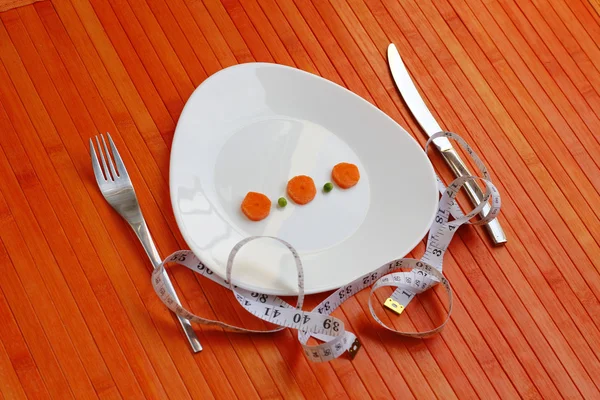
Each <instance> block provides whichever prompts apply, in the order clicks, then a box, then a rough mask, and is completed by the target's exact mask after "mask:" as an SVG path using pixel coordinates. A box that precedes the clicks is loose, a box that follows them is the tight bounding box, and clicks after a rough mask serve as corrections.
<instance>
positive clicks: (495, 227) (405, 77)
mask: <svg viewBox="0 0 600 400" xmlns="http://www.w3.org/2000/svg"><path fill="white" fill-rule="evenodd" d="M388 62H389V65H390V70H391V72H392V76H393V77H394V82H396V86H397V87H398V90H399V91H400V94H401V95H402V98H404V102H405V103H406V104H407V105H408V108H409V109H410V111H411V112H412V114H413V116H414V117H415V119H416V120H417V122H419V125H421V128H422V129H423V130H424V131H425V133H426V134H427V135H428V136H431V135H433V134H435V133H437V132H440V131H441V130H442V128H441V127H440V125H439V124H438V123H437V121H436V120H435V118H434V117H433V115H432V114H431V112H430V111H429V109H428V108H427V106H426V105H425V102H424V101H423V99H422V98H421V96H420V95H419V92H418V90H417V88H416V87H415V84H414V83H413V81H412V79H411V78H410V75H409V74H408V70H407V69H406V67H405V66H404V63H403V62H402V58H401V57H400V54H399V53H398V50H397V49H396V46H395V45H394V44H393V43H391V44H390V45H389V46H388ZM433 144H434V145H435V147H436V148H437V149H438V150H439V151H440V153H441V154H442V156H443V157H444V160H445V161H446V163H447V164H448V166H450V168H451V169H452V172H454V175H455V176H457V177H459V176H463V175H471V173H470V172H469V170H468V168H467V166H466V165H465V163H464V161H463V160H462V159H461V158H460V156H459V155H458V153H457V152H456V150H455V149H454V148H453V147H452V144H451V143H450V141H449V140H448V139H447V138H445V137H440V138H437V139H434V140H433ZM465 189H466V191H467V195H468V196H469V199H470V200H471V202H472V203H473V204H474V205H477V204H479V203H481V200H482V199H483V193H482V192H481V189H480V188H479V186H477V184H475V183H473V182H467V184H466V185H465ZM489 210H490V206H489V205H488V204H486V206H485V207H484V208H483V209H482V210H481V213H480V216H482V217H483V216H485V215H486V214H487V213H488V212H489ZM485 227H486V229H487V231H488V233H489V234H490V236H491V238H492V241H493V243H494V245H496V246H498V245H502V244H504V243H506V235H505V234H504V231H503V230H502V227H501V226H500V222H499V221H498V219H497V218H495V219H493V220H491V221H490V222H488V223H487V224H486V225H485Z"/></svg>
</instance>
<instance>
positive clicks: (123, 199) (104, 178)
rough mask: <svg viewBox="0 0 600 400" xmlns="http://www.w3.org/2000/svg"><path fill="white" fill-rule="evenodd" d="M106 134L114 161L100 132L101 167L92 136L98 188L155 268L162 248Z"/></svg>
mask: <svg viewBox="0 0 600 400" xmlns="http://www.w3.org/2000/svg"><path fill="white" fill-rule="evenodd" d="M106 134H107V135H108V143H109V144H110V150H111V151H112V154H113V157H114V162H113V157H111V155H110V152H109V151H108V147H107V146H106V141H105V140H104V135H100V138H101V139H102V145H103V146H101V145H100V139H98V136H96V137H95V139H96V143H97V145H98V152H99V153H100V159H101V160H102V166H100V163H99V162H98V157H97V156H96V150H95V149H94V142H93V141H92V139H91V138H90V155H91V157H92V167H93V168H94V174H95V175H96V182H98V187H99V188H100V191H101V192H102V195H103V196H104V198H105V199H106V201H108V203H109V204H110V205H111V206H112V207H113V208H114V209H115V210H116V211H117V212H118V213H119V214H120V215H121V217H123V218H124V219H125V220H126V221H127V222H128V223H129V225H130V226H131V228H132V229H133V231H134V232H135V234H136V235H137V237H138V239H140V242H142V246H144V250H146V254H148V257H149V258H150V261H152V265H153V266H154V268H157V267H158V266H159V265H160V263H161V262H162V261H161V258H160V256H159V254H158V250H157V249H156V245H155V244H154V241H153V240H152V236H150V231H149V230H148V226H147V225H146V221H145V220H144V216H143V215H142V210H141V209H140V204H139V203H138V200H137V196H136V195H135V191H134V190H133V184H132V183H131V179H129V174H128V173H127V170H126V169H125V164H123V160H122V159H121V156H120V155H119V152H118V151H117V148H116V146H115V144H114V142H113V140H112V138H111V137H110V134H109V133H106ZM102 147H104V152H103V151H102ZM105 154H106V156H105ZM115 164H116V169H115ZM163 279H164V281H165V282H166V283H167V289H168V290H169V291H170V292H171V295H172V296H173V298H175V300H176V301H177V303H179V305H181V303H180V302H179V299H178V298H177V294H175V289H174V288H173V285H172V283H171V281H170V280H169V277H168V276H167V274H166V273H164V275H163ZM177 318H178V319H179V322H180V323H181V327H182V328H183V332H184V333H185V335H186V336H187V338H188V341H189V342H190V345H191V346H192V350H193V351H194V353H198V352H199V351H201V350H202V346H201V345H200V341H199V340H198V337H197V336H196V332H194V330H193V329H192V325H191V324H190V321H188V320H187V319H185V318H183V317H180V316H179V315H178V316H177Z"/></svg>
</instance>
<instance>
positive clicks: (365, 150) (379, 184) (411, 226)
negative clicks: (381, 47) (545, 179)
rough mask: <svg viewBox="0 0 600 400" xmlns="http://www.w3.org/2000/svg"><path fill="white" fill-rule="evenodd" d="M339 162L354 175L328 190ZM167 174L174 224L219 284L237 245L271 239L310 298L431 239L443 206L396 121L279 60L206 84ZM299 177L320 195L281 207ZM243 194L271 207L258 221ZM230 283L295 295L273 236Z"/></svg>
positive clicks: (191, 104) (247, 253) (254, 246)
mask: <svg viewBox="0 0 600 400" xmlns="http://www.w3.org/2000/svg"><path fill="white" fill-rule="evenodd" d="M339 162H351V163H354V164H356V165H357V166H358V168H359V170H360V173H361V179H360V181H359V183H358V184H357V185H356V186H355V187H353V188H351V189H349V190H341V189H339V188H337V187H335V188H334V190H333V191H332V192H330V193H327V194H325V193H323V191H322V190H321V189H322V186H323V184H325V183H326V182H328V181H331V169H332V167H333V166H334V165H335V164H337V163H339ZM170 168H171V169H170V189H171V201H172V204H173V209H174V213H175V217H176V219H177V223H178V225H179V228H180V230H181V233H182V234H183V237H184V238H185V240H186V242H187V244H188V245H189V246H190V248H191V250H192V251H193V252H194V253H195V254H196V255H197V256H198V257H199V258H200V259H202V260H203V262H204V263H205V264H206V265H207V266H208V267H209V268H211V269H212V270H214V272H216V273H217V274H219V275H220V276H224V274H225V265H226V262H227V257H228V255H229V252H230V251H231V249H232V248H233V246H234V245H235V244H236V243H237V242H238V241H240V240H241V239H243V238H244V237H247V236H250V235H269V236H277V237H280V238H282V239H284V240H286V241H288V242H289V243H291V244H292V246H294V247H295V248H296V249H297V250H298V252H299V254H300V256H301V259H302V263H303V265H304V273H305V291H306V292H307V293H315V292H322V291H326V290H330V289H335V288H338V287H340V286H342V285H344V284H346V283H349V282H350V281H352V280H354V279H356V278H358V277H359V276H361V275H363V274H365V273H367V272H369V271H371V270H373V269H375V268H377V267H379V266H381V265H382V264H384V263H385V262H387V261H389V260H392V259H394V258H398V257H402V256H404V255H406V254H407V253H408V252H409V251H410V250H412V249H413V248H414V247H415V246H416V245H417V243H418V242H419V241H420V240H421V239H422V238H423V237H424V235H425V234H426V233H427V231H428V228H429V226H430V224H431V222H432V220H433V217H434V215H435V211H436V207H437V203H438V194H437V190H436V181H435V175H434V171H433V168H432V165H431V163H430V162H429V159H428V158H427V157H426V155H425V153H424V152H423V150H422V149H421V147H420V146H419V144H418V143H417V142H416V141H415V140H414V139H413V138H412V137H411V136H410V135H409V134H408V133H407V132H406V131H405V130H404V129H402V127H400V125H398V124H397V123H396V122H394V121H393V120H392V119H391V118H389V117H388V116H387V115H386V114H384V113H383V112H381V111H380V110H379V109H377V108H376V107H374V106H373V105H371V104H370V103H368V102H367V101H365V100H364V99H362V98H361V97H359V96H357V95H355V94H354V93H352V92H350V91H348V90H346V89H345V88H343V87H341V86H339V85H337V84H335V83H333V82H330V81H328V80H325V79H323V78H320V77H318V76H316V75H313V74H310V73H307V72H304V71H301V70H298V69H295V68H290V67H286V66H281V65H277V64H267V63H249V64H241V65H237V66H233V67H229V68H226V69H224V70H221V71H219V72H217V73H216V74H214V75H212V76H211V77H209V78H208V79H207V80H205V81H204V82H203V83H202V84H201V85H200V86H199V87H198V88H197V89H196V90H195V91H194V93H193V94H192V96H191V97H190V99H189V100H188V102H187V104H186V105H185V108H184V109H183V112H182V114H181V118H180V119H179V122H178V124H177V129H176V131H175V138H174V140H173V147H172V149H171V166H170ZM301 174H304V175H309V176H311V177H312V178H313V179H314V181H315V184H316V186H317V196H316V197H315V199H314V200H313V201H312V202H311V203H309V204H308V205H305V206H297V205H295V204H294V203H293V202H292V201H288V205H287V207H285V208H284V209H280V208H278V207H277V199H278V198H279V197H281V196H286V191H285V188H286V184H287V181H288V180H289V179H290V178H292V177H293V176H295V175H301ZM249 191H257V192H261V193H264V194H266V195H267V196H268V197H269V198H270V199H271V201H272V203H273V207H272V209H271V214H270V215H269V216H268V217H267V218H266V219H264V220H262V221H260V222H252V221H249V220H248V219H247V218H246V217H245V216H244V215H243V214H242V212H241V210H240V204H241V202H242V200H243V198H244V196H245V195H246V193H247V192H249ZM286 197H287V196H286ZM288 200H289V199H288ZM232 280H233V281H234V283H235V284H236V285H238V286H241V287H244V288H247V289H251V290H254V291H259V292H262V293H267V294H279V295H291V294H295V293H297V282H296V271H295V266H294V263H293V259H292V256H291V255H290V254H289V251H288V250H287V249H285V248H284V247H283V246H282V245H281V244H279V243H278V242H276V241H274V240H271V239H264V240H257V241H253V242H251V243H249V244H248V245H247V246H246V247H244V248H243V249H242V250H241V251H240V253H239V254H238V256H237V258H236V262H235V265H234V271H233V279H232Z"/></svg>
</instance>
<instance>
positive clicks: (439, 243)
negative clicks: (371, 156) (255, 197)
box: [152, 132, 501, 362]
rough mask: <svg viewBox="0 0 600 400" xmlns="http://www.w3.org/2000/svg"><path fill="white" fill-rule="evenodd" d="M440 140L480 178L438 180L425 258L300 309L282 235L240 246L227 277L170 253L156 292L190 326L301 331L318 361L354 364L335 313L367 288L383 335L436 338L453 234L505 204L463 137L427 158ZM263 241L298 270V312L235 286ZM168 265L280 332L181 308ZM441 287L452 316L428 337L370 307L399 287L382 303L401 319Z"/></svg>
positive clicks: (350, 343)
mask: <svg viewBox="0 0 600 400" xmlns="http://www.w3.org/2000/svg"><path fill="white" fill-rule="evenodd" d="M438 137H447V138H450V139H454V140H456V141H457V142H458V143H459V144H460V145H461V146H462V147H463V148H464V149H465V150H466V152H467V153H468V154H469V156H470V157H471V158H472V159H473V160H474V162H475V164H476V166H477V167H478V168H479V170H480V172H481V175H482V176H483V177H482V178H480V177H476V176H463V177H460V178H457V179H455V180H454V181H453V182H452V183H451V184H450V185H449V186H448V187H446V186H444V184H443V183H442V181H441V180H440V179H439V177H438V178H437V181H438V189H439V191H440V193H441V194H442V197H441V199H440V201H439V205H438V211H437V213H436V216H435V218H434V221H433V224H432V225H431V228H430V230H429V235H428V238H427V247H426V250H425V254H424V255H423V257H421V259H420V260H416V259H413V258H401V259H397V260H392V261H390V262H388V263H386V264H385V265H382V266H380V267H379V268H377V269H375V270H374V271H371V272H370V273H368V274H365V275H363V276H361V277H360V278H358V279H356V280H354V281H353V282H350V283H348V284H347V285H344V286H342V287H340V288H339V289H337V290H336V291H334V292H333V293H332V294H331V295H329V296H328V297H327V298H326V299H325V300H323V301H322V302H321V303H319V304H318V305H317V306H316V307H315V308H314V309H313V310H311V311H305V310H302V305H303V304H304V271H303V268H302V260H301V259H300V256H299V255H298V253H297V252H296V250H295V249H294V247H293V246H292V245H291V244H289V243H287V242H286V241H284V240H282V239H280V238H277V237H271V236H252V237H248V238H246V239H243V240H241V241H240V242H239V243H237V244H236V245H235V246H234V248H233V249H232V250H231V252H230V254H229V258H228V260H227V268H226V279H223V278H221V277H219V276H217V275H216V274H215V273H213V271H211V270H210V269H209V268H207V267H206V265H204V264H203V263H202V261H201V260H200V259H198V258H197V257H196V256H195V255H194V253H193V252H191V251H190V250H180V251H177V252H175V253H173V254H171V255H170V256H169V257H167V258H166V259H165V260H164V261H163V262H162V263H161V265H160V266H159V267H158V268H156V269H155V270H154V272H153V273H152V285H153V287H154V290H155V292H156V293H157V294H158V296H159V297H160V299H161V301H162V302H163V303H164V304H165V305H166V306H167V307H168V308H169V309H170V310H171V311H173V312H174V313H176V314H178V315H180V316H182V317H184V318H186V319H189V320H190V321H191V322H196V323H199V324H204V325H217V326H220V327H222V328H225V329H229V330H233V331H237V332H253V333H271V332H277V331H280V330H282V329H285V328H292V329H296V330H297V331H298V340H299V341H300V343H301V345H302V347H303V350H304V353H305V355H306V357H308V359H310V360H311V361H314V362H324V361H330V360H333V359H335V358H337V357H339V356H341V355H342V354H343V353H344V352H346V351H347V352H348V353H349V355H350V357H351V358H354V356H355V355H356V353H357V352H358V350H359V349H360V346H361V345H360V341H359V340H358V338H357V337H356V336H355V335H354V334H353V333H352V332H349V331H347V330H346V329H345V326H344V322H343V321H342V320H340V319H339V318H336V317H333V316H332V315H331V313H333V311H334V310H336V309H337V308H338V307H340V306H341V305H342V304H343V303H344V302H345V301H346V300H347V299H348V298H350V297H352V296H353V295H354V294H356V293H358V292H360V291H361V290H363V289H365V288H367V287H371V292H370V295H369V310H370V313H371V316H372V317H373V319H374V320H375V321H376V322H377V323H378V324H379V325H381V326H383V327H384V328H385V329H388V330H390V331H392V332H395V333H398V334H400V335H404V336H409V337H415V338H423V337H428V336H432V335H435V334H436V333H439V332H440V331H441V330H442V329H443V328H444V326H445V325H446V323H447V322H448V320H449V319H450V315H451V313H452V289H451V287H450V284H449V283H448V280H447V279H446V278H445V277H444V275H443V273H442V263H443V258H444V254H445V252H446V249H447V248H448V245H449V244H450V242H451V240H452V237H453V236H454V234H455V233H456V230H457V229H458V228H459V227H460V226H461V225H463V224H484V223H486V222H488V221H491V220H492V219H494V218H496V217H497V216H498V213H499V212H500V204H501V201H500V194H499V193H498V190H497V189H496V187H495V186H494V185H493V184H492V182H491V179H490V176H489V173H488V171H487V169H486V168H485V166H484V165H483V163H482V161H481V159H480V158H479V157H478V156H477V154H476V153H475V152H474V151H473V150H472V149H471V148H470V147H469V145H468V144H467V143H466V142H465V141H464V140H463V139H462V138H461V137H460V136H458V135H456V134H455V133H451V132H439V133H437V134H435V135H433V136H432V137H431V138H430V139H429V140H428V141H427V144H426V145H425V152H427V151H428V150H429V145H430V143H431V142H432V140H434V139H436V138H438ZM473 180H480V181H482V182H483V183H484V185H485V195H484V199H483V201H482V202H481V203H480V204H479V205H478V206H477V207H475V208H474V209H473V210H472V211H471V212H469V213H468V214H463V212H462V211H461V210H460V208H459V207H458V205H457V204H456V202H455V198H456V195H457V193H458V192H459V190H460V189H461V188H462V187H463V185H464V184H465V183H467V182H469V181H473ZM488 200H491V208H490V211H489V212H488V214H487V215H486V216H485V217H484V218H482V219H480V220H479V221H476V222H470V220H471V219H472V218H473V217H475V216H476V215H477V214H479V212H480V211H481V210H482V209H483V207H484V206H485V204H486V203H487V202H488ZM450 216H452V217H453V220H452V221H450V220H449V217H450ZM258 239H261V240H276V241H278V242H280V243H281V244H282V245H284V246H285V247H287V249H288V250H289V251H290V252H291V253H292V255H293V257H294V262H295V264H296V270H297V278H298V279H297V280H298V300H297V302H296V305H295V306H293V305H291V304H289V303H287V302H285V301H284V300H282V299H281V298H279V297H277V296H273V295H266V294H262V293H256V292H251V291H249V290H246V289H243V288H240V287H237V286H235V285H233V284H232V283H231V274H232V271H233V267H234V261H235V257H236V255H237V254H238V252H239V251H240V249H241V248H242V247H243V246H244V245H246V244H247V243H249V242H251V241H253V240H258ZM171 262H173V263H177V264H181V265H183V266H185V267H187V268H189V269H191V270H192V271H194V272H196V273H198V274H200V275H202V276H203V277H205V278H207V279H210V280H211V281H213V282H215V283H217V284H219V285H221V286H224V287H226V288H228V289H230V290H231V291H232V292H233V295H234V296H235V298H236V300H237V301H238V302H239V303H240V305H241V306H242V307H243V308H244V309H245V310H246V311H248V312H249V313H251V314H252V315H254V316H256V317H257V318H260V319H262V320H264V321H268V322H270V323H272V324H274V325H277V328H274V329H270V330H253V329H246V328H242V327H238V326H235V325H230V324H227V323H224V322H221V321H216V320H211V319H206V318H202V317H200V316H197V315H195V314H193V313H191V312H190V311H188V310H186V309H185V308H183V307H181V306H180V305H178V304H177V302H176V301H175V299H174V298H173V295H172V294H171V293H170V292H169V290H168V289H167V286H166V285H165V278H166V276H167V272H166V269H165V264H167V263H171ZM399 269H402V270H407V269H408V271H401V272H396V271H398V270H399ZM437 284H441V285H442V286H443V287H444V289H445V291H446V294H447V296H448V311H447V313H446V318H445V319H444V321H443V322H442V323H441V324H440V325H438V326H437V327H436V328H434V329H431V330H428V331H424V332H403V331H398V330H396V329H394V328H392V327H389V326H387V325H385V324H384V323H383V322H382V321H381V320H380V319H379V317H378V316H377V315H376V313H375V310H374V309H373V304H372V300H373V297H374V293H375V291H377V290H379V289H381V288H383V287H393V288H395V290H394V292H393V293H392V295H391V296H390V297H389V298H388V299H387V300H385V302H384V306H385V307H386V308H388V309H390V310H392V311H393V312H395V313H396V314H401V313H402V312H403V311H404V310H405V309H406V307H408V305H409V303H410V302H411V300H412V299H414V298H415V296H416V295H418V294H420V293H423V292H424V291H426V290H429V289H431V288H432V287H434V286H435V285H437ZM310 337H313V338H315V339H317V340H319V341H320V342H322V343H320V344H318V345H308V344H307V343H308V340H309V339H310Z"/></svg>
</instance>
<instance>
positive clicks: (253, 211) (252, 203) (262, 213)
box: [242, 192, 271, 221]
mask: <svg viewBox="0 0 600 400" xmlns="http://www.w3.org/2000/svg"><path fill="white" fill-rule="evenodd" d="M242 212H243V213H244V215H245V216H246V217H248V219H249V220H251V221H260V220H262V219H265V218H267V217H268V216H269V213H270V212H271V200H269V198H268V197H267V196H265V195H264V194H262V193H257V192H248V194H247V195H246V197H244V201H242Z"/></svg>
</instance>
